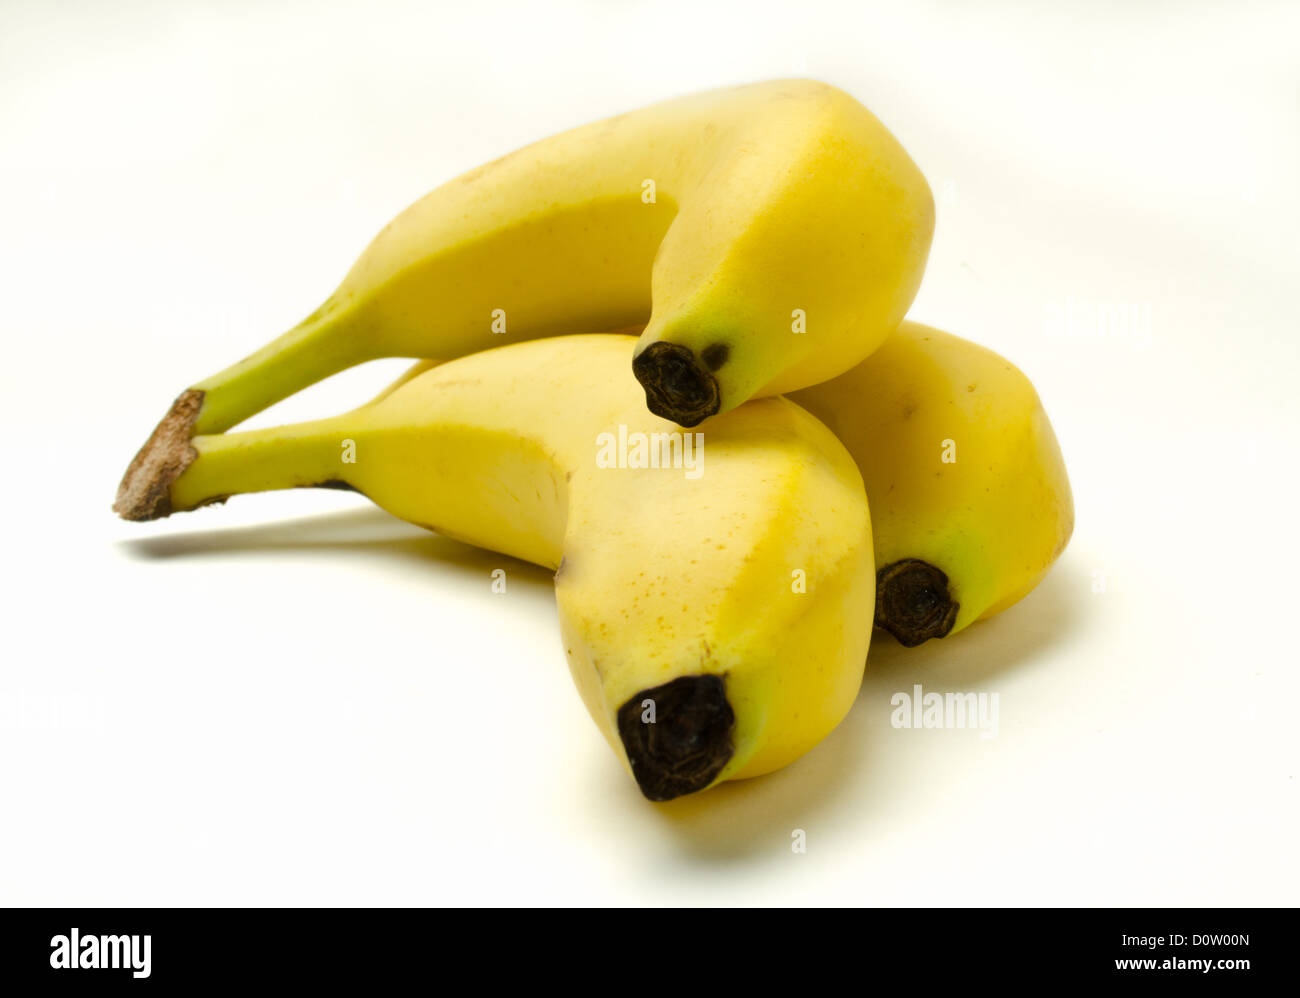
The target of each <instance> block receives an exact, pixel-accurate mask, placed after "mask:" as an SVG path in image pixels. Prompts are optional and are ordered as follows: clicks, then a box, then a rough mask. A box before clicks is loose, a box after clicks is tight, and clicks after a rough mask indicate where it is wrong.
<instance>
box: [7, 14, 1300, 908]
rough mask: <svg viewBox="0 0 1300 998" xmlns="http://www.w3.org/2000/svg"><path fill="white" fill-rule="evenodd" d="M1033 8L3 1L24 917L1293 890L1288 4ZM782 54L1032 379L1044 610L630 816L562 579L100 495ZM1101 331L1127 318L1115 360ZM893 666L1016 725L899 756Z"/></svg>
mask: <svg viewBox="0 0 1300 998" xmlns="http://www.w3.org/2000/svg"><path fill="white" fill-rule="evenodd" d="M899 6H903V5H899ZM1052 6H1053V10H1052V11H1051V12H1047V11H1044V10H1042V9H1040V8H1041V5H1034V4H1030V3H983V4H973V3H972V4H967V3H962V4H958V3H951V4H937V3H931V4H909V5H906V7H907V11H906V12H901V11H895V12H885V11H884V10H881V9H873V8H871V7H869V6H867V5H864V4H858V3H844V4H842V5H836V4H819V3H814V2H810V0H801V2H799V3H795V4H788V5H773V4H744V5H737V6H735V7H724V6H720V5H717V6H715V5H710V4H707V3H702V2H700V0H691V2H689V3H665V2H656V3H644V4H642V3H624V2H612V0H610V2H603V3H594V2H593V3H582V4H560V5H547V6H545V7H543V5H529V6H523V5H521V6H520V7H518V8H514V7H500V6H495V5H492V4H487V3H472V4H470V3H467V4H456V5H449V6H448V8H447V9H446V10H436V9H432V7H429V8H428V9H426V5H423V4H420V5H417V4H410V5H386V4H377V3H358V4H355V5H344V4H322V3H316V4H311V5H308V4H291V3H282V4H271V3H257V4H254V3H251V2H250V3H231V4H216V3H211V4H197V3H189V4H187V3H162V2H159V3H123V2H118V3H89V2H86V3H59V4H49V3H42V2H30V3H15V2H13V0H3V2H0V153H2V154H3V155H2V158H0V181H2V182H0V329H3V334H4V343H3V362H0V387H2V389H3V398H2V400H0V406H3V412H2V413H0V415H2V416H3V423H2V425H3V428H4V434H3V445H4V460H3V462H0V469H3V470H2V474H3V499H2V501H3V504H4V509H3V514H4V517H3V522H4V524H5V526H6V528H7V529H6V532H5V541H4V545H3V549H2V550H3V555H2V557H3V565H4V583H5V594H4V604H3V606H4V614H3V627H4V641H3V646H2V647H3V664H2V665H0V811H2V813H0V902H3V903H6V904H49V905H55V904H58V905H137V904H139V905H144V904H163V905H167V904H187V905H189V904H193V905H209V904H250V903H251V904H260V903H276V904H351V903H372V904H388V903H397V904H408V903H409V904H429V903H469V904H475V903H484V904H495V903H615V904H637V905H639V904H646V905H657V904H675V903H682V904H753V903H777V904H783V903H796V904H802V903H821V902H827V903H849V904H905V905H906V904H1053V905H1055V904H1061V905H1076V904H1082V905H1111V904H1114V905H1137V904H1141V905H1184V904H1295V903H1296V902H1297V901H1300V892H1298V891H1297V887H1298V886H1300V875H1298V874H1297V864H1296V861H1295V844H1296V841H1297V838H1298V837H1300V828H1297V811H1298V808H1297V785H1296V770H1297V741H1298V738H1297V733H1296V723H1297V717H1298V715H1297V707H1298V706H1300V682H1298V681H1297V668H1298V667H1300V662H1298V661H1297V655H1296V650H1295V649H1296V643H1295V641H1294V638H1293V636H1292V634H1291V629H1292V628H1293V627H1294V626H1295V621H1296V617H1297V611H1296V582H1295V575H1294V565H1295V562H1296V558H1297V545H1296V530H1295V518H1296V508H1297V503H1296V496H1295V489H1296V484H1297V474H1296V460H1297V455H1296V434H1297V431H1298V429H1300V426H1298V422H1297V401H1296V394H1295V382H1296V378H1297V375H1298V373H1300V371H1298V367H1297V349H1296V336H1297V320H1298V319H1300V311H1298V309H1297V306H1296V292H1297V280H1296V269H1297V268H1296V263H1297V250H1296V232H1297V230H1298V229H1300V212H1298V211H1297V200H1298V199H1297V185H1296V183H1297V177H1300V129H1298V128H1297V124H1298V122H1300V116H1298V113H1297V94H1298V93H1300V70H1298V69H1297V63H1296V59H1295V42H1296V38H1297V33H1298V30H1300V19H1298V18H1297V15H1296V7H1295V5H1293V4H1292V5H1289V6H1290V10H1287V9H1286V7H1287V6H1288V5H1285V4H1282V3H1278V4H1253V3H1228V2H1223V3H1218V4H1194V3H1193V4H1132V3H1120V2H1114V3H1108V2H1101V3H1099V2H1096V0H1092V2H1086V3H1085V2H1080V3H1067V4H1054V5H1052ZM790 75H809V76H815V77H819V78H822V79H825V80H827V81H829V82H833V83H835V84H837V85H839V86H841V87H844V88H845V89H847V90H849V91H850V92H851V93H853V94H854V95H855V96H857V97H858V98H859V99H861V100H862V101H863V102H864V103H865V104H867V105H868V106H869V107H870V108H872V109H873V110H874V111H875V112H876V113H877V114H878V115H879V116H880V117H881V118H882V119H883V120H884V121H885V122H886V124H887V125H889V126H890V128H891V129H892V130H893V131H894V132H895V134H897V135H898V137H899V138H900V139H901V140H902V141H903V143H904V144H905V145H906V146H907V148H908V149H909V150H910V152H911V153H912V155H913V157H914V158H915V159H916V161H917V162H918V164H919V165H920V166H921V168H922V169H923V170H924V172H925V173H926V175H927V177H928V178H929V180H930V183H931V186H932V187H933V189H934V191H935V195H936V199H937V201H938V205H939V215H938V228H937V232H936V237H935V242H934V248H933V252H932V254H931V258H930V265H929V269H928V272H927V276H926V279H925V284H924V287H923V288H922V291H921V293H920V296H919V297H918V299H917V301H916V304H915V306H914V308H913V310H912V316H913V317H914V318H916V319H919V320H922V321H926V322H930V323H932V324H935V325H938V326H941V327H943V328H946V329H948V330H950V331H952V332H955V333H958V334H960V335H964V336H967V337H971V338H974V339H976V340H979V341H981V342H983V343H985V344H988V345H989V346H992V347H994V348H995V349H997V350H999V351H1001V352H1003V353H1005V354H1006V355H1007V356H1009V357H1010V358H1012V359H1013V360H1014V361H1015V362H1016V363H1017V364H1019V365H1020V366H1021V367H1022V368H1023V369H1024V370H1025V371H1026V372H1027V373H1028V374H1029V375H1030V376H1031V377H1032V378H1033V379H1034V381H1035V382H1036V384H1037V385H1038V388H1039V390H1040V392H1041V394H1042V396H1043V398H1044V400H1045V402H1046V405H1047V408H1048V411H1049V413H1050V415H1051V417H1052V420H1053V422H1054V424H1055V426H1056V429H1057V432H1058V435H1059V437H1060V440H1061V444H1062V447H1063V449H1064V451H1065V455H1066V459H1067V462H1068V465H1069V469H1070V473H1071V478H1072V481H1073V485H1074V492H1075V498H1076V502H1077V507H1078V524H1077V528H1076V532H1075V536H1074V540H1073V542H1072V543H1071V545H1070V547H1069V549H1068V550H1067V552H1066V553H1065V555H1064V557H1063V558H1062V560H1061V561H1060V563H1059V564H1058V565H1057V566H1056V568H1055V569H1054V570H1053V571H1052V573H1051V575H1050V576H1049V577H1048V579H1047V580H1046V581H1045V582H1044V583H1043V584H1042V586H1041V587H1040V588H1039V589H1038V590H1037V591H1036V592H1034V593H1033V594H1032V595H1031V596H1030V597H1029V598H1027V599H1026V600H1024V601H1023V602H1022V603H1021V604H1020V605H1018V606H1016V607H1015V608H1013V609H1011V610H1009V611H1008V612H1006V613H1005V614H1003V615H1002V616H1001V617H999V618H997V619H995V620H993V621H991V622H988V623H984V624H981V625H977V626H976V627H974V628H973V629H972V630H971V631H969V632H967V633H965V634H962V635H960V636H958V637H955V638H954V639H953V640H951V641H946V642H931V643H930V644H928V645H926V646H924V647H923V648H921V649H919V650H915V651H905V650H902V649H900V648H898V647H897V646H896V645H894V644H892V643H891V642H889V641H888V640H887V639H878V640H877V642H876V644H875V646H874V647H873V649H872V652H871V657H870V660H869V662H868V664H867V674H866V682H865V685H864V687H863V691H862V695H861V697H860V699H859V701H858V704H857V706H856V708H855V709H854V711H853V712H852V714H851V715H850V716H849V718H848V719H847V720H846V721H845V722H844V723H843V724H842V725H841V726H840V728H839V729H837V730H836V731H835V732H834V733H833V734H832V735H831V736H830V737H829V738H828V739H827V740H826V741H825V742H824V743H823V744H822V745H821V746H820V747H819V748H818V749H817V750H815V751H814V752H812V753H811V754H810V755H808V756H807V757H805V758H804V759H803V760H802V761H800V762H799V763H797V764H795V765H793V766H791V767H789V768H788V769H786V770H784V771H783V772H781V773H779V774H777V775H775V776H772V777H768V778H764V779H762V780H759V781H752V782H750V783H746V784H730V785H727V786H724V787H723V788H721V789H719V790H716V791H713V792H709V793H707V794H704V795H699V796H696V797H693V798H688V799H685V800H682V801H679V802H675V803H673V804H670V805H666V806H655V805H652V804H649V803H647V802H646V801H644V800H643V799H642V798H641V797H640V795H639V794H638V792H637V790H636V787H635V786H634V784H633V782H632V780H631V779H630V778H629V777H628V776H627V774H626V773H625V772H624V771H623V770H622V769H621V767H620V766H619V765H618V764H617V762H616V761H615V758H614V756H613V754H612V753H611V752H610V751H609V750H608V748H607V747H606V746H605V745H604V743H603V741H602V740H601V739H600V737H599V735H598V734H597V732H596V730H595V727H594V725H592V723H591V722H590V720H589V719H588V718H587V716H586V714H585V712H584V710H583V708H582V706H581V705H580V703H579V700H578V697H577V696H576V694H575V692H574V690H573V689H572V686H571V682H570V680H569V678H568V674H567V669H566V666H565V662H564V656H563V651H562V649H561V647H560V642H559V640H558V631H557V625H556V621H555V608H554V600H553V597H552V595H551V587H550V580H549V577H548V574H547V573H546V572H544V571H541V570H537V569H532V568H530V567H528V566H524V565H520V564H517V563H514V562H511V561H509V560H508V559H503V558H500V557H498V556H495V555H492V554H490V553H484V552H479V551H474V550H470V549H467V548H463V547H460V546H458V545H456V544H454V543H452V542H450V541H446V540H443V539H440V538H437V537H433V536H431V535H428V534H425V533H423V532H421V531H420V530H418V529H416V528H414V527H408V526H406V525H404V524H402V523H400V522H397V521H394V520H391V519H389V518H387V517H386V516H385V515H383V514H381V513H379V512H377V511H375V510H373V509H371V508H369V507H368V506H367V504H366V503H365V501H364V500H363V499H362V498H361V497H359V496H354V495H347V494H336V493H329V492H314V491H313V492H303V493H294V494H276V495H266V496H256V497H249V498H241V499H238V500H235V501H233V502H231V503H230V504H229V505H228V506H225V507H216V508H212V509H206V510H202V511H200V512H198V513H195V514H189V515H186V516H183V517H177V518H176V519H174V520H172V521H166V522H163V523H160V524H150V525H143V526H141V525H131V524H126V523H121V522H118V521H117V520H116V519H114V517H113V516H112V515H111V514H110V512H109V503H110V501H111V499H112V495H113V490H114V488H115V486H116V484H117V480H118V477H119V475H120V473H121V471H122V469H123V467H124V466H125V464H126V463H127V461H128V460H129V458H130V457H131V455H132V454H133V453H134V451H135V449H136V447H137V446H138V445H139V444H140V443H141V442H142V440H143V439H144V437H145V436H146V435H147V433H148V431H149V429H150V428H151V427H152V425H153V423H154V421H155V420H156V419H157V417H158V416H160V415H161V414H162V412H163V411H164V410H165V408H166V406H167V405H168V403H169V402H170V400H171V399H172V397H173V396H174V395H175V394H176V393H177V392H178V391H179V390H180V389H182V388H184V387H185V386H186V385H188V384H190V383H191V382H193V381H195V380H198V379H199V378H201V377H204V376H206V375H208V374H210V373H212V372H213V371H215V370H216V369H218V368H220V367H223V366H225V365H226V364H227V363H229V362H230V361H232V360H234V359H237V358H239V357H241V356H243V355H244V354H245V353H247V352H249V351H250V350H252V349H253V348H254V347H255V346H257V345H260V344H261V343H262V342H263V341H265V340H266V339H269V338H270V337H271V336H272V335H274V334H276V333H278V332H280V331H281V330H283V329H285V328H287V327H288V326H290V325H292V324H293V323H294V322H296V321H297V320H298V319H300V318H301V317H302V316H303V315H305V314H306V313H307V312H309V311H311V310H312V309H313V308H315V306H316V305H317V304H318V303H319V302H320V300H322V299H323V298H324V297H325V296H326V295H327V294H328V293H329V292H330V291H331V290H332V288H333V286H334V284H335V282H336V281H337V280H338V279H339V278H340V277H341V276H342V274H343V273H344V271H345V270H346V269H347V267H348V266H349V265H350V264H351V262H352V260H353V259H354V257H355V256H356V255H357V254H358V253H359V252H360V251H361V249H362V248H363V247H364V246H365V245H366V243H367V242H368V241H369V239H370V238H371V236H373V235H374V233H375V232H376V231H378V229H379V228H380V227H382V225H383V224H384V223H386V222H387V221H388V219H389V218H390V217H391V216H393V215H395V214H396V213H397V212H398V211H400V210H401V209H402V208H403V207H405V206H406V205H407V204H408V203H409V202H410V201H412V200H414V199H415V198H417V197H418V196H419V195H421V194H423V193H424V192H425V191H426V190H428V189H429V188H431V187H433V186H435V185H436V184H438V183H441V182H442V181H444V180H447V179H449V178H451V177H452V176H454V175H456V174H458V173H460V172H462V171H464V170H466V169H468V168H470V167H472V166H475V165H476V164H478V163H480V162H482V161H485V160H487V159H490V158H493V157H495V156H498V155H500V154H503V153H505V152H508V151H509V150H511V149H513V148H515V147H517V146H519V145H522V144H524V143H526V142H529V141H532V140H534V139H537V138H540V137H543V136H545V135H548V134H550V133H552V132H555V131H558V130H560V129H563V128H567V127H569V126H572V125H576V124H580V123H582V122H585V121H588V120H593V119H597V118H601V117H604V116H607V115H609V114H613V113H617V112H620V111H623V110H627V109H630V108H634V107H637V106H640V105H642V104H646V103H651V102H653V101H656V100H659V99H662V98H666V97H670V96H674V95H678V94H682V93H686V92H690V91H693V90H697V89H702V88H707V87H712V86H717V85H724V84H733V83H740V82H746V81H752V80H757V79H762V78H767V77H776V76H790ZM1097 304H1103V305H1123V306H1125V307H1126V308H1129V309H1131V310H1132V311H1133V314H1134V315H1135V316H1137V317H1138V319H1139V322H1138V324H1137V325H1135V326H1132V327H1130V328H1129V329H1127V330H1125V329H1123V328H1120V327H1114V328H1111V327H1103V328H1089V326H1088V325H1087V321H1086V320H1087V317H1088V315H1087V313H1088V309H1089V308H1092V307H1095V306H1096V305H1097ZM1065 312H1069V313H1070V314H1072V315H1075V316H1076V319H1075V321H1074V322H1073V323H1072V324H1071V325H1070V326H1068V327H1066V328H1061V324H1060V322H1059V321H1058V320H1059V317H1060V316H1061V315H1062V314H1064V313H1065ZM1148 320H1149V321H1148ZM404 366H405V365H404V363H403V362H401V361H392V362H385V363H382V364H378V365H372V366H370V367H367V368H364V369H360V370H357V371H353V372H350V373H349V374H347V375H344V376H341V377H340V378H338V379H335V380H334V381H331V382H329V383H327V384H325V385H321V386H318V387H317V388H314V389H312V390H310V391H308V392H307V393H305V394H303V395H301V396H299V397H297V398H295V399H293V400H291V401H289V402H288V403H285V404H283V405H281V406H280V407H278V408H276V409H275V410H272V411H271V412H270V413H267V414H263V415H262V416H260V417H258V419H257V421H256V424H255V425H267V424H269V423H271V422H280V421H285V420H291V419H301V418H307V417H309V416H314V415H320V414H326V413H330V412H334V411H339V410H342V409H343V408H345V407H350V406H351V405H353V404H355V403H357V402H359V401H360V400H361V399H363V398H365V397H366V396H367V395H368V393H370V392H372V391H374V390H376V389H377V388H378V387H379V386H380V385H382V384H383V383H385V382H386V381H387V380H389V379H390V378H391V377H392V376H393V375H394V374H395V373H396V371H397V370H400V369H401V368H402V367H404ZM496 567H505V568H506V569H507V571H508V575H509V592H508V593H507V595H505V596H500V595H493V594H491V592H490V590H489V573H490V571H491V570H492V569H493V568H496ZM1098 573H1101V574H1098ZM1099 586H1104V591H1103V592H1095V591H1094V589H1095V588H1098V587H1099ZM914 682H921V683H923V684H924V685H925V686H926V687H927V688H928V689H934V690H939V691H944V690H975V691H989V692H996V693H998V694H999V695H1000V698H1001V729H1000V733H999V736H998V737H997V738H996V739H992V740H988V741H981V740H979V738H978V737H977V736H976V735H975V734H974V733H972V732H970V731H946V732H936V731H907V730H894V729H893V728H891V726H890V724H889V710H890V708H889V704H888V701H889V697H890V695H891V694H892V693H893V692H895V691H897V690H910V689H911V687H912V684H913V683H914ZM796 828H800V829H803V830H805V832H806V835H807V853H806V854H804V855H796V854H793V853H792V852H791V848H790V844H791V833H792V830H794V829H796Z"/></svg>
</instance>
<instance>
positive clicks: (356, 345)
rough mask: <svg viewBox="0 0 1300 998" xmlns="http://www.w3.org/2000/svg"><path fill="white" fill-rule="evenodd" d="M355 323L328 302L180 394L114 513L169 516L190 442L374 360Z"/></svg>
mask: <svg viewBox="0 0 1300 998" xmlns="http://www.w3.org/2000/svg"><path fill="white" fill-rule="evenodd" d="M358 325H359V323H358V321H357V315H356V311H355V310H351V309H346V308H344V307H342V306H340V305H339V304H337V303H336V302H335V301H334V299H330V300H329V301H327V302H326V303H325V304H324V305H322V306H321V307H320V308H318V309H317V310H316V311H315V312H314V313H312V314H311V315H309V316H308V317H307V318H306V319H304V320H303V321H302V322H300V323H299V324H298V325H297V326H295V327H294V328H293V329H291V330H289V331H288V332H287V333H285V334H284V335H282V336H280V337H279V338H277V339H275V340H273V341H272V342H270V343H268V344H267V345H266V346H264V347H263V348H262V349H261V350H258V351H257V352H256V353H254V354H252V355H250V356H248V357H245V358H244V359H243V360H241V361H240V362H239V363H238V364H235V365H233V366H231V367H228V368H226V369H225V370H224V371H222V372H221V373H220V374H217V375H214V376H213V377H211V378H208V379H207V380H206V381H202V382H199V384H197V385H195V386H194V387H193V388H190V389H187V390H186V391H184V392H182V393H181V395H180V397H179V398H177V399H176V401H175V402H173V403H172V407H171V409H169V410H168V411H167V415H165V416H164V417H163V418H162V419H161V420H160V421H159V423H158V425H157V426H156V427H155V428H154V431H153V434H152V435H151V436H150V437H149V439H148V440H147V441H146V442H145V445H144V446H143V447H141V448H140V451H139V452H138V453H137V454H136V456H135V459H134V460H133V461H132V462H131V464H130V466H129V467H128V468H127V469H126V474H125V475H123V476H122V482H121V484H120V485H119V486H118V488H117V497H116V499H115V500H114V502H113V509H114V510H115V511H116V512H117V513H118V514H120V515H121V516H122V517H124V518H125V519H127V520H157V519H160V518H162V517H164V516H168V515H170V514H171V513H172V511H173V509H174V508H176V507H174V506H173V504H172V499H171V493H172V487H173V486H174V485H175V484H176V483H177V482H178V480H179V479H180V478H181V477H182V476H183V475H184V474H185V473H186V471H187V469H188V468H189V466H190V464H191V463H192V462H193V461H194V457H195V454H196V451H195V449H194V447H193V446H192V445H191V443H190V440H191V438H192V437H198V436H204V435H210V434H216V433H223V432H225V431H226V430H228V429H230V427H232V426H234V425H235V424H236V423H240V422H243V421H244V420H245V419H247V418H248V417H249V416H252V415H254V414H255V413H258V412H261V411H262V410H263V409H265V408H266V407H267V406H269V405H273V404H274V403H276V402H279V401H280V400H281V399H284V398H288V397H289V396H290V395H292V394H293V393H294V392H297V391H299V390H301V389H303V388H306V387H307V386H308V385H314V384H315V383H316V382H317V381H320V380H321V379H322V378H327V377H329V376H330V375H331V374H335V373H337V372H339V371H342V370H344V369H345V368H348V367H351V366H352V365H354V364H359V363H361V362H362V361H365V360H370V359H371V358H372V354H371V353H369V352H368V351H370V349H371V347H370V346H369V342H370V338H369V337H368V336H366V335H364V330H363V329H358V328H357V326H358ZM348 327H352V328H348Z"/></svg>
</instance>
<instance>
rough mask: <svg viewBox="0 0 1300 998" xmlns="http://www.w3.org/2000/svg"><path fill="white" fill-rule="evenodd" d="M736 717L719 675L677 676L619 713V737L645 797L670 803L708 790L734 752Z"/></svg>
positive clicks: (644, 692) (639, 696)
mask: <svg viewBox="0 0 1300 998" xmlns="http://www.w3.org/2000/svg"><path fill="white" fill-rule="evenodd" d="M735 723H736V715H735V712H734V711H732V709H731V704H730V703H728V702H727V690H726V683H725V681H724V680H723V678H722V677H721V676H715V675H700V676H679V677H678V678H677V679H674V680H672V681H670V682H667V683H664V684H663V685H662V686H654V687H651V688H649V689H644V690H642V691H641V692H640V693H637V694H635V695H634V696H632V697H631V698H630V699H629V700H628V701H627V702H626V703H624V704H623V706H622V707H620V708H619V710H618V735H619V738H620V739H621V740H622V742H623V748H624V749H625V750H626V752H627V758H628V762H629V763H631V766H632V775H633V776H634V777H635V778H636V783H637V786H638V787H640V788H641V793H642V794H644V795H645V796H646V797H647V798H648V799H650V800H652V801H668V800H672V799H673V798H675V797H681V796H682V795H684V794H689V793H694V792H695V791H697V790H703V789H704V788H705V787H707V786H709V784H711V783H712V782H713V781H714V780H715V779H717V777H718V774H719V773H721V772H722V769H723V767H724V766H726V764H727V761H728V760H729V759H730V758H731V756H732V753H733V752H734V751H735V749H734V746H733V744H732V740H731V731H732V728H733V727H734V726H735Z"/></svg>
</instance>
